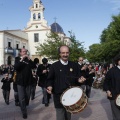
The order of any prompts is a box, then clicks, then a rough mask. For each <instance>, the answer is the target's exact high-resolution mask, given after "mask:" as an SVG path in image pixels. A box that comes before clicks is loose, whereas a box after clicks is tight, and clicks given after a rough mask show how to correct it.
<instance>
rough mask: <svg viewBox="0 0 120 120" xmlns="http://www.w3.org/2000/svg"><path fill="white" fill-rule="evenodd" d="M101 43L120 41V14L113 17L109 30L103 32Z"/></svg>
mask: <svg viewBox="0 0 120 120" xmlns="http://www.w3.org/2000/svg"><path fill="white" fill-rule="evenodd" d="M100 40H101V43H103V42H109V41H111V40H112V41H113V40H120V14H119V15H118V16H112V22H111V23H110V24H109V25H108V27H107V29H105V30H103V32H102V34H101V36H100Z"/></svg>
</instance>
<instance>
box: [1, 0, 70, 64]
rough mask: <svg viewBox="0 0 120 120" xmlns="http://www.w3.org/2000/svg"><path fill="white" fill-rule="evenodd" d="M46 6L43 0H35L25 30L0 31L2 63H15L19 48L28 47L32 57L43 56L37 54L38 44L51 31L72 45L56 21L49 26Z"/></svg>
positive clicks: (43, 40) (42, 41) (30, 8)
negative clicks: (45, 14) (46, 18)
mask: <svg viewBox="0 0 120 120" xmlns="http://www.w3.org/2000/svg"><path fill="white" fill-rule="evenodd" d="M44 10H45V8H44V6H43V4H42V1H41V0H33V4H32V6H30V7H29V11H30V14H31V15H30V20H29V21H28V23H27V26H26V28H25V29H24V30H3V31H0V42H1V44H0V55H1V57H0V65H2V64H14V59H15V57H16V56H17V55H18V50H19V49H21V48H23V47H24V48H26V49H28V51H29V54H30V56H31V58H32V59H34V58H39V59H40V60H41V59H42V57H41V56H39V55H37V54H36V52H37V51H36V46H38V45H39V43H40V44H42V43H44V42H45V40H46V39H47V34H49V33H50V32H51V31H52V32H56V33H57V34H58V35H59V36H60V37H61V40H64V41H65V43H66V44H67V45H70V39H69V37H67V36H66V35H65V33H64V31H63V29H62V27H61V26H60V25H59V24H58V23H56V21H55V22H54V23H53V24H51V25H50V26H48V23H47V20H45V18H44Z"/></svg>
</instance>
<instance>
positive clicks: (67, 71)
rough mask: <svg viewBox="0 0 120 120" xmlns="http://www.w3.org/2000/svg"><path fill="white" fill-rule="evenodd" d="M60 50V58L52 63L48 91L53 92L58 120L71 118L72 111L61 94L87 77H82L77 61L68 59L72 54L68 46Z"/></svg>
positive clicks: (69, 119) (61, 47)
mask: <svg viewBox="0 0 120 120" xmlns="http://www.w3.org/2000/svg"><path fill="white" fill-rule="evenodd" d="M58 52H59V55H60V59H59V61H57V62H55V63H53V64H52V65H51V67H50V71H49V73H48V78H47V92H48V93H53V100H54V105H55V109H56V120H71V113H69V112H67V111H66V109H65V108H64V107H63V105H62V104H61V102H60V96H61V94H62V93H63V92H64V91H65V90H66V89H67V88H69V87H70V86H78V83H79V82H80V83H81V82H84V81H85V78H83V77H81V78H80V76H81V75H80V73H79V69H78V65H77V63H74V62H71V61H68V58H69V54H70V51H69V47H68V46H66V45H63V46H60V47H59V49H58ZM79 78H80V79H79Z"/></svg>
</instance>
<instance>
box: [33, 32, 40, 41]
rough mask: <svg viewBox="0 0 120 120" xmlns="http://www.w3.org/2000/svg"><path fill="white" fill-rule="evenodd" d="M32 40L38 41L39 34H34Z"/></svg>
mask: <svg viewBox="0 0 120 120" xmlns="http://www.w3.org/2000/svg"><path fill="white" fill-rule="evenodd" d="M34 42H39V34H38V33H35V34H34Z"/></svg>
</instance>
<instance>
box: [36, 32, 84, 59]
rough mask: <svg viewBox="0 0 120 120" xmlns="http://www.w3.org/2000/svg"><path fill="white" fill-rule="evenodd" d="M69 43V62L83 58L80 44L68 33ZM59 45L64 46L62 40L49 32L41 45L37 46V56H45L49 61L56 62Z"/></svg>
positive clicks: (82, 49) (64, 43)
mask: <svg viewBox="0 0 120 120" xmlns="http://www.w3.org/2000/svg"><path fill="white" fill-rule="evenodd" d="M69 33H70V40H71V43H70V45H69V48H70V60H72V61H77V60H78V57H79V56H85V53H84V52H85V50H84V48H83V46H82V43H81V42H79V41H77V40H76V37H75V35H74V34H73V33H72V32H70V31H69ZM61 45H66V42H65V41H64V39H63V40H62V39H61V37H60V36H59V35H58V34H57V33H54V32H51V33H50V34H48V35H47V39H46V40H45V42H44V43H43V44H39V45H38V46H37V47H36V48H37V54H39V55H40V56H47V57H48V58H49V59H51V60H57V59H58V58H59V54H58V48H59V47H60V46H61Z"/></svg>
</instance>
